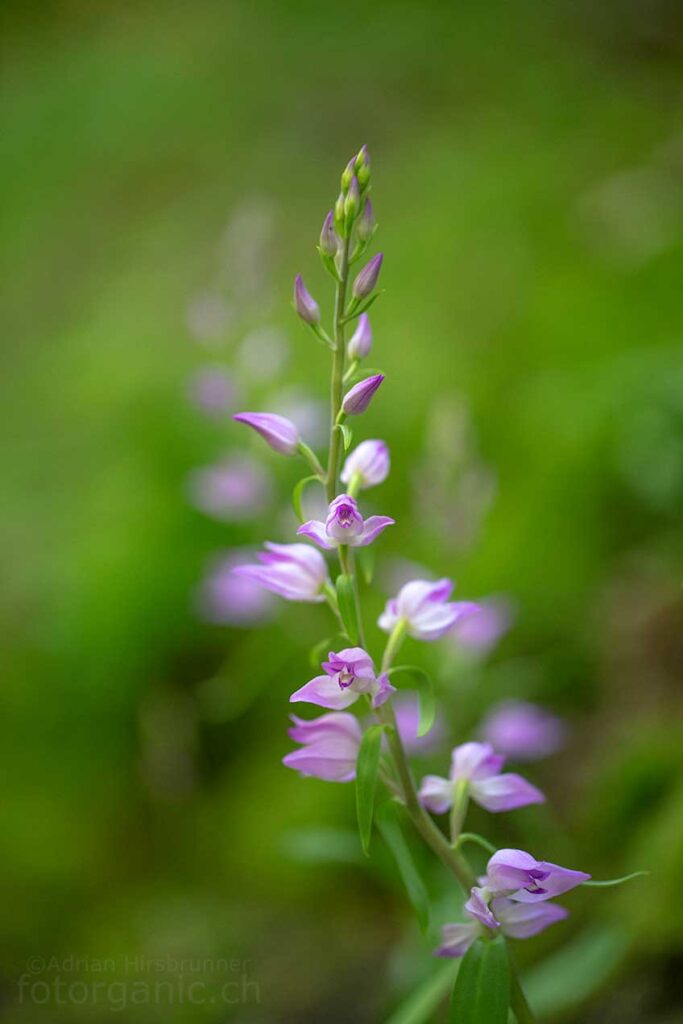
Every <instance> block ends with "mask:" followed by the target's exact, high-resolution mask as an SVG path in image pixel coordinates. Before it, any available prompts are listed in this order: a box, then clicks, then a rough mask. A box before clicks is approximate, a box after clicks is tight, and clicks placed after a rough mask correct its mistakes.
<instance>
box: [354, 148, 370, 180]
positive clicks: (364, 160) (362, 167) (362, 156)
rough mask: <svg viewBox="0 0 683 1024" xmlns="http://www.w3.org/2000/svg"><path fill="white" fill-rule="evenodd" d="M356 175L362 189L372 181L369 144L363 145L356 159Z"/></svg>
mask: <svg viewBox="0 0 683 1024" xmlns="http://www.w3.org/2000/svg"><path fill="white" fill-rule="evenodd" d="M355 171H356V177H357V178H358V184H359V185H360V187H361V189H364V188H365V187H366V186H367V184H368V182H369V181H370V153H369V151H368V147H367V146H361V148H360V150H359V152H358V156H357V157H356V161H355Z"/></svg>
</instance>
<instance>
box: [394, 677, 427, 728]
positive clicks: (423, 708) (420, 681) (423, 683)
mask: <svg viewBox="0 0 683 1024" xmlns="http://www.w3.org/2000/svg"><path fill="white" fill-rule="evenodd" d="M400 672H406V673H407V674H408V675H410V676H412V677H413V681H414V684H413V685H414V688H415V689H416V690H417V692H418V694H419V697H420V722H419V725H418V727H417V735H418V736H425V735H426V734H427V733H428V732H429V730H430V729H431V727H432V726H433V725H434V718H435V717H436V698H435V695H434V683H433V682H432V678H431V676H430V675H428V674H427V672H425V670H424V669H423V668H419V666H417V665H397V666H396V668H392V669H389V676H390V677H392V676H395V675H398V674H399V673H400Z"/></svg>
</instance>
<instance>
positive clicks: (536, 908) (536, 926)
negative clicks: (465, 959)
mask: <svg viewBox="0 0 683 1024" xmlns="http://www.w3.org/2000/svg"><path fill="white" fill-rule="evenodd" d="M479 910H480V908H479V907H477V908H476V909H474V908H473V907H472V906H471V899H470V900H468V901H467V903H466V904H465V911H466V913H467V914H469V916H470V917H471V918H472V920H470V921H466V922H463V923H460V924H446V925H444V926H443V928H442V930H441V945H440V946H439V948H438V949H437V950H436V955H437V956H443V957H460V956H464V955H465V953H466V952H467V950H468V949H469V948H470V946H471V945H472V944H473V943H474V942H476V940H477V939H478V938H480V937H481V936H483V935H486V933H487V929H488V930H489V931H495V930H497V929H500V931H501V932H502V933H503V935H507V936H508V937H509V938H511V939H528V938H531V936H532V935H538V933H539V932H542V931H543V930H544V929H545V928H548V927H549V926H550V925H551V924H555V922H556V921H562V920H564V918H566V917H567V916H568V913H569V912H568V911H567V910H565V908H564V907H561V906H559V905H558V904H557V903H532V904H529V903H515V902H513V900H508V899H505V898H504V897H499V898H498V899H494V900H493V902H492V903H491V909H490V911H488V914H485V915H480V913H479V912H478V911H479ZM482 916H483V917H485V920H484V919H482Z"/></svg>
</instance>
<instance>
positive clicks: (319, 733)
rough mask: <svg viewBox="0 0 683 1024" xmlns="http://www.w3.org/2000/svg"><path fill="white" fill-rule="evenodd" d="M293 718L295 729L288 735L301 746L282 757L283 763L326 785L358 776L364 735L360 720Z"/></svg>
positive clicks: (336, 716)
mask: <svg viewBox="0 0 683 1024" xmlns="http://www.w3.org/2000/svg"><path fill="white" fill-rule="evenodd" d="M291 719H292V721H293V722H294V728H292V729H290V730H289V735H290V737H291V738H292V739H293V740H295V742H297V743H301V744H302V747H301V748H300V749H299V750H293V751H292V753H291V754H287V755H286V756H285V757H283V759H282V763H283V764H285V765H286V766H287V767H288V768H294V769H295V770H296V771H298V772H299V773H300V774H301V775H308V776H312V777H313V778H316V779H324V780H325V781H326V782H350V781H351V780H352V779H354V778H355V777H356V759H357V757H358V748H359V746H360V741H361V738H362V735H363V732H362V729H361V727H360V724H359V722H358V719H357V718H354V717H353V715H349V714H345V713H344V712H337V713H336V714H330V715H321V717H320V718H315V719H313V721H310V722H307V721H304V719H302V718H297V716H296V715H292V716H291Z"/></svg>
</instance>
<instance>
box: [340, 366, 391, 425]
mask: <svg viewBox="0 0 683 1024" xmlns="http://www.w3.org/2000/svg"><path fill="white" fill-rule="evenodd" d="M383 380H384V374H383V373H376V374H375V375H374V376H373V377H366V378H365V380H361V381H359V382H358V384H354V386H353V387H352V388H351V390H350V391H347V393H346V395H345V396H344V401H343V402H342V412H344V413H345V414H346V415H347V416H360V414H361V413H363V412H365V410H366V409H367V407H368V406H369V405H370V402H371V401H372V396H373V395H374V393H375V391H377V388H378V387H379V386H380V384H381V383H382V381H383Z"/></svg>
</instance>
